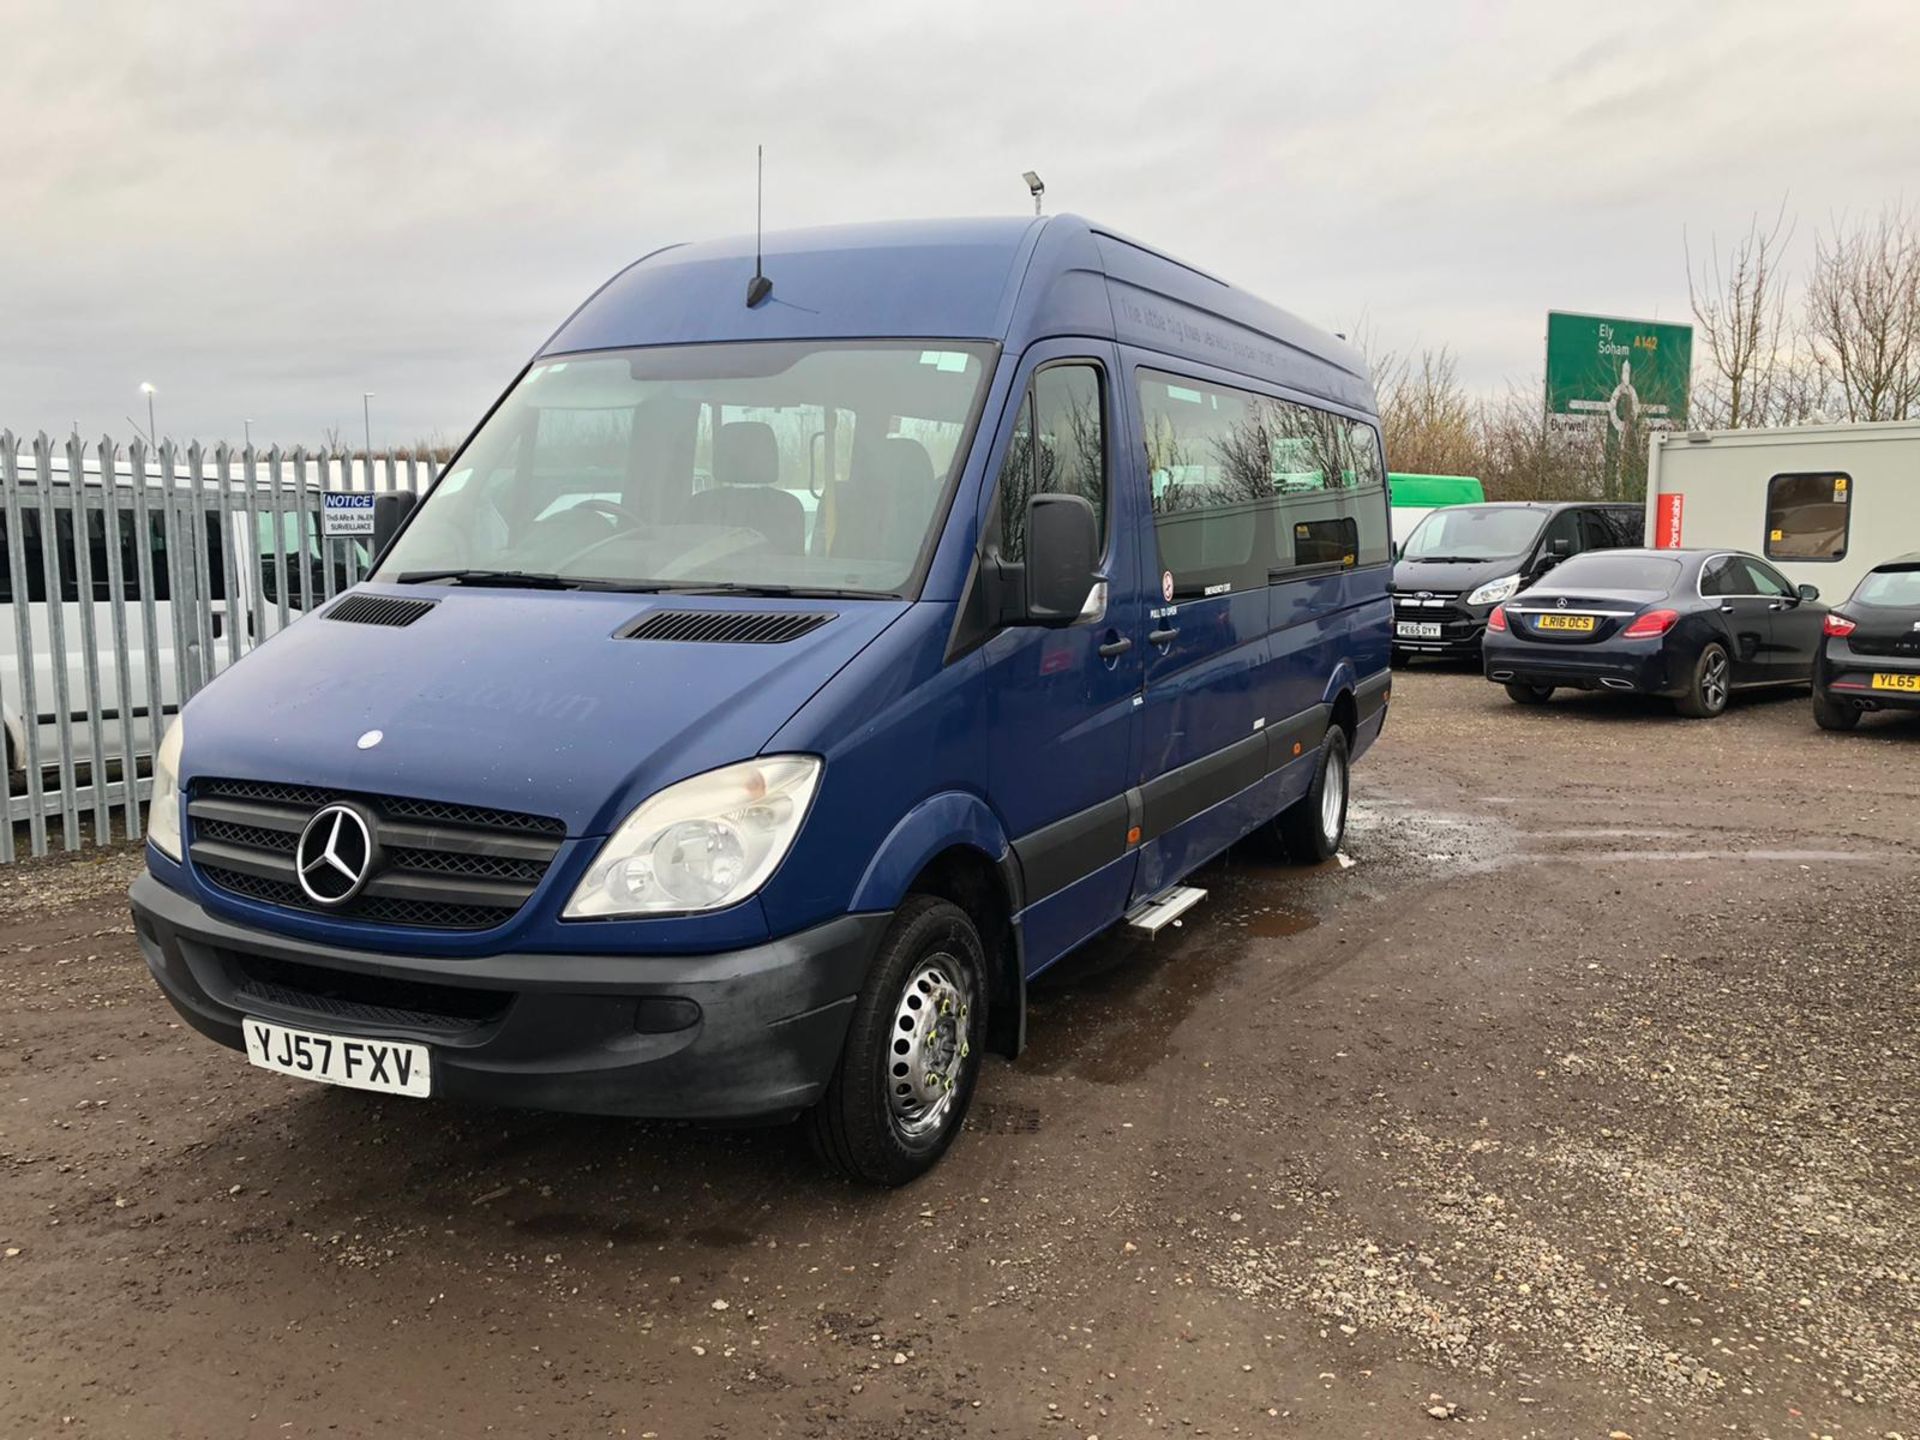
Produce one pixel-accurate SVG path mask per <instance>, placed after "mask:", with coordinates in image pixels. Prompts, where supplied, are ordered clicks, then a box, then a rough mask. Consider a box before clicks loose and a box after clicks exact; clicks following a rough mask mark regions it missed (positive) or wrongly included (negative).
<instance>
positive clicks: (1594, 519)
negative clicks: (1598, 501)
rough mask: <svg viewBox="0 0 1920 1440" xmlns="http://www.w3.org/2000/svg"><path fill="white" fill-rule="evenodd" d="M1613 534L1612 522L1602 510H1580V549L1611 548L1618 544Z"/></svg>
mask: <svg viewBox="0 0 1920 1440" xmlns="http://www.w3.org/2000/svg"><path fill="white" fill-rule="evenodd" d="M1619 543H1620V542H1619V540H1618V539H1617V538H1616V537H1615V535H1614V530H1613V522H1612V520H1610V519H1609V518H1608V516H1607V512H1606V511H1604V510H1582V511H1581V512H1580V548H1581V549H1582V550H1611V549H1613V548H1614V547H1615V546H1617V545H1618V544H1619Z"/></svg>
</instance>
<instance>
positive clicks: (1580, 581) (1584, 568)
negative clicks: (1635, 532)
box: [1548, 550, 1680, 595]
mask: <svg viewBox="0 0 1920 1440" xmlns="http://www.w3.org/2000/svg"><path fill="white" fill-rule="evenodd" d="M1679 578H1680V562H1679V561H1678V560H1662V559H1659V558H1657V557H1655V556H1651V555H1617V554H1609V553H1608V552H1606V551H1604V550H1599V551H1595V552H1594V553H1593V554H1591V555H1576V556H1574V557H1573V558H1572V559H1571V560H1567V561H1563V562H1562V563H1561V564H1560V565H1559V567H1558V568H1556V569H1555V570H1554V572H1553V578H1552V579H1551V580H1550V581H1549V582H1548V585H1549V586H1550V587H1551V588H1552V589H1554V590H1657V591H1659V592H1660V593H1661V594H1662V595H1664V594H1666V593H1667V592H1668V591H1669V590H1671V589H1673V586H1674V582H1675V581H1676V580H1678V579H1679Z"/></svg>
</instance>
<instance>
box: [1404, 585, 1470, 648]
mask: <svg viewBox="0 0 1920 1440" xmlns="http://www.w3.org/2000/svg"><path fill="white" fill-rule="evenodd" d="M1393 618H1394V619H1395V620H1396V621H1399V620H1415V621H1420V622H1422V623H1425V624H1438V625H1439V626H1440V627H1441V629H1440V634H1439V636H1438V638H1434V639H1428V640H1406V641H1404V642H1402V643H1404V644H1408V645H1440V644H1445V643H1448V642H1460V641H1467V640H1471V639H1473V638H1474V637H1475V636H1476V635H1478V634H1479V633H1480V628H1481V624H1482V622H1481V621H1480V620H1477V619H1475V618H1474V615H1473V612H1472V611H1470V610H1468V609H1467V607H1466V606H1465V605H1464V604H1463V603H1461V599H1460V593H1459V592H1458V591H1438V590H1436V591H1431V592H1428V593H1426V594H1421V593H1418V592H1415V591H1399V592H1396V593H1395V594H1394V597H1393ZM1397 633H1398V632H1396V635H1397Z"/></svg>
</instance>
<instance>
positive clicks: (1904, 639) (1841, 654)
mask: <svg viewBox="0 0 1920 1440" xmlns="http://www.w3.org/2000/svg"><path fill="white" fill-rule="evenodd" d="M1869 710H1906V711H1920V554H1914V555H1902V556H1901V557H1900V558H1899V559H1898V560H1889V561H1887V562H1886V563H1885V564H1884V565H1876V566H1874V567H1873V569H1871V570H1869V571H1868V572H1867V573H1866V574H1865V575H1864V576H1862V577H1861V579H1860V583H1859V584H1858V585H1856V586H1855V587H1854V591H1853V594H1852V595H1851V596H1849V597H1848V599H1847V600H1846V602H1845V603H1844V604H1843V605H1841V606H1840V607H1839V608H1838V609H1836V610H1835V611H1833V613H1832V614H1830V615H1828V616H1827V623H1826V639H1825V641H1824V643H1823V644H1822V645H1821V646H1820V653H1819V655H1818V657H1817V658H1816V659H1815V660H1814V662H1813V718H1814V720H1815V721H1816V722H1818V724H1819V726H1820V728H1821V729H1822V730H1851V729H1853V727H1854V726H1856V725H1858V724H1859V723H1860V717H1861V716H1862V715H1864V714H1865V713H1867V712H1868V711H1869Z"/></svg>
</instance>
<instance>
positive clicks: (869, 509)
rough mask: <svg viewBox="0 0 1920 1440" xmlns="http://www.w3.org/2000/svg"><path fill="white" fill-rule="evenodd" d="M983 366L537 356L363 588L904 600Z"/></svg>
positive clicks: (940, 358) (709, 349) (782, 352)
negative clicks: (375, 583) (466, 585)
mask: <svg viewBox="0 0 1920 1440" xmlns="http://www.w3.org/2000/svg"><path fill="white" fill-rule="evenodd" d="M936 347H937V348H936ZM992 361H993V347H992V346H990V345H981V344H957V343H952V342H945V341H941V342H932V343H926V342H913V343H896V342H891V341H876V340H862V341H854V342H844V343H825V342H818V341H807V342H799V343H788V342H780V343H771V344H770V343H752V344H730V345H681V346H669V347H659V348H649V349H638V350H602V351H594V352H591V353H587V354H578V355H564V356H559V357H556V358H553V359H549V360H546V361H543V362H541V363H539V364H537V365H535V366H534V367H533V368H532V369H531V370H529V371H528V372H527V374H526V375H525V377H524V378H523V379H522V380H521V381H520V383H519V384H518V385H517V386H515V387H514V389H513V391H512V393H511V394H509V395H508V396H507V398H506V399H505V400H504V401H502V402H501V404H500V407H499V408H498V409H497V410H495V411H494V413H493V414H492V415H491V416H490V417H489V418H488V420H487V422H486V424H484V425H483V426H481V428H480V430H479V432H478V433H477V434H476V435H475V436H474V437H473V440H472V442H471V443H470V444H468V445H467V447H466V448H465V449H464V450H463V451H461V453H460V455H459V456H458V458H457V459H456V460H455V462H454V465H453V467H452V468H451V469H450V470H449V471H448V472H447V474H446V475H445V476H444V477H442V479H441V480H440V482H439V483H438V484H437V485H435V486H434V488H433V491H432V493H431V494H429V495H428V497H427V499H426V501H425V503H424V504H423V505H422V507H421V510H420V513H419V514H417V515H416V516H415V517H414V519H413V522H412V523H411V524H410V525H408V526H407V529H406V531H405V533H404V534H402V535H401V537H400V539H399V540H398V541H397V542H396V543H395V544H394V547H393V550H392V551H391V552H390V553H389V554H388V556H387V558H386V560H385V562H384V563H383V564H382V565H381V567H380V572H379V574H378V575H377V576H376V577H375V578H377V579H380V580H387V581H405V580H425V579H428V578H436V579H439V578H447V579H452V580H455V581H458V580H459V579H460V578H462V577H461V574H460V572H470V573H469V574H468V575H467V577H466V578H467V579H469V580H470V581H474V582H484V583H489V584H512V583H515V582H516V581H529V582H540V583H545V584H547V585H553V584H556V583H562V584H571V583H579V584H582V585H597V586H609V587H618V588H633V589H648V588H667V587H671V588H676V589H678V588H686V589H698V588H702V587H711V588H715V589H723V590H733V589H740V590H759V591H765V592H773V593H777V592H779V591H782V590H785V589H794V590H803V591H821V590H825V591H852V592H856V593H872V594H897V593H900V592H901V591H902V590H903V589H905V588H906V587H907V586H908V585H909V584H910V583H911V582H912V580H913V577H914V574H915V572H916V571H917V570H918V568H919V564H920V557H921V554H922V553H923V551H924V550H925V549H926V548H927V547H928V545H929V543H930V532H931V530H932V528H933V524H934V520H935V517H936V514H937V512H939V510H940V500H941V497H942V495H944V494H945V492H946V487H947V481H948V479H949V478H950V477H951V476H952V475H953V473H954V472H955V470H956V469H957V468H958V467H959V465H960V464H961V463H962V461H963V460H964V458H965V441H966V438H967V435H968V432H969V430H970V428H971V426H972V423H973V420H974V416H975V412H976V409H977V407H978V403H979V398H980V395H981V392H982V390H983V388H984V385H985V377H986V374H987V371H988V369H989V367H990V365H991V364H992ZM483 572H484V574H483Z"/></svg>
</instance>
